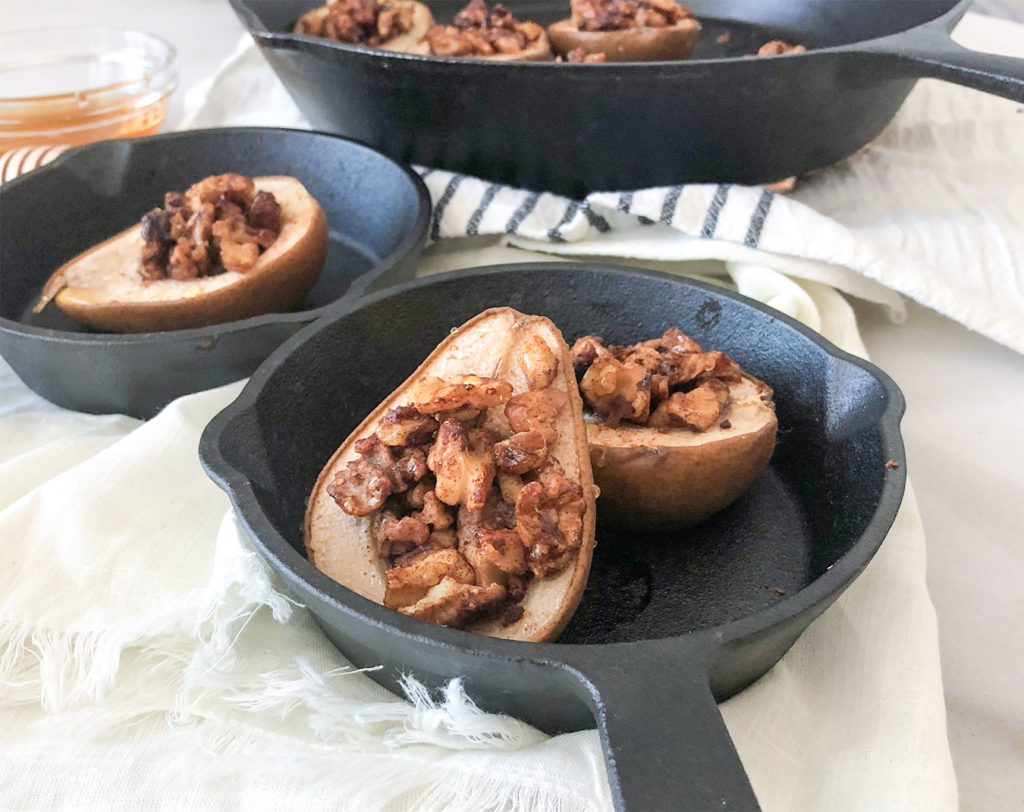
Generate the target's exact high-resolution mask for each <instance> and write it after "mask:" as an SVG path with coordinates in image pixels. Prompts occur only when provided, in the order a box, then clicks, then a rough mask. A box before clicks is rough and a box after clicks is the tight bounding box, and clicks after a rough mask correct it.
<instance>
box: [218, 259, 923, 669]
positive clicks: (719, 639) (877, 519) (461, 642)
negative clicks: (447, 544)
mask: <svg viewBox="0 0 1024 812" xmlns="http://www.w3.org/2000/svg"><path fill="white" fill-rule="evenodd" d="M554 264H555V263H545V262H537V263H519V264H505V265H493V266H482V267H475V268H465V269H461V270H457V271H451V272H448V273H443V274H436V275H432V276H429V277H426V278H422V279H418V280H414V281H412V282H408V283H405V284H402V285H396V286H394V287H391V288H388V289H386V290H383V291H380V292H377V293H374V294H372V295H369V296H365V297H360V298H357V299H354V300H351V301H348V302H345V303H343V304H341V305H338V306H336V308H335V309H334V310H333V311H332V313H331V314H330V317H328V318H324V319H321V320H319V321H317V322H316V323H314V324H311V325H309V326H307V327H305V328H304V329H302V330H301V331H299V332H298V333H296V334H295V335H294V336H292V337H291V338H289V339H288V340H287V341H285V342H284V343H283V344H281V346H279V347H278V348H277V349H276V350H275V351H274V352H273V353H272V354H271V355H270V356H269V357H268V358H267V360H266V361H264V362H263V363H262V364H261V365H260V367H259V368H258V369H257V370H256V372H255V373H254V374H253V376H252V377H251V378H250V380H249V382H248V383H247V384H246V386H245V388H244V389H243V390H242V392H241V393H240V394H239V395H238V396H237V397H236V399H235V400H234V401H232V402H231V403H230V404H228V405H227V406H226V407H225V408H224V409H223V410H222V411H221V412H219V413H218V414H217V415H216V416H214V418H213V419H212V420H211V421H210V422H209V423H208V424H207V426H206V429H205V430H204V432H203V435H202V438H201V439H200V442H199V457H200V461H201V463H202V465H203V467H204V469H205V470H206V472H207V474H208V475H209V476H210V477H211V478H212V479H214V480H215V481H216V482H217V483H218V484H219V485H220V486H221V487H222V488H223V489H224V490H225V491H227V493H228V496H229V497H230V499H231V503H232V506H233V507H234V509H235V513H236V515H237V517H238V518H239V520H240V521H241V523H242V524H243V526H244V527H245V528H246V530H247V532H248V533H249V535H250V537H251V538H252V539H254V541H255V543H256V545H257V546H258V547H259V549H260V551H261V552H262V554H263V555H264V556H267V557H268V558H270V559H271V561H272V563H273V565H274V568H275V569H277V570H278V572H279V574H281V575H282V577H285V580H288V578H294V579H297V580H299V581H301V582H304V584H305V586H306V587H307V588H308V589H309V590H311V591H313V592H314V593H316V595H317V597H318V598H319V599H321V600H323V601H325V602H326V603H328V604H330V605H331V606H332V607H333V608H335V609H337V610H339V611H340V612H342V613H343V614H345V615H348V616H349V617H351V618H352V619H353V620H356V621H358V622H360V623H364V624H367V623H368V624H370V625H371V626H373V627H376V628H378V629H380V630H381V631H382V632H384V633H388V634H396V635H398V636H400V637H401V638H404V639H407V640H410V641H417V642H429V643H431V644H434V645H439V646H441V647H443V648H450V649H455V650H458V651H459V652H470V653H474V654H478V655H483V656H486V657H493V658H499V659H529V660H531V661H534V662H542V663H543V662H546V661H547V662H549V664H551V665H556V666H564V665H565V663H566V662H569V659H568V658H566V659H560V657H559V652H566V653H567V654H568V653H569V652H571V651H580V650H588V649H593V648H594V646H593V645H590V644H582V643H574V644H567V643H557V642H555V643H543V644H538V643H530V642H524V641H518V640H502V639H498V638H494V637H487V636H485V635H479V634H473V633H472V632H466V631H460V630H457V629H449V628H446V627H443V626H435V625H432V624H428V623H425V622H423V621H419V620H416V619H414V618H411V617H406V616H404V615H402V614H400V613H399V612H395V611H393V610H390V609H387V608H386V607H384V606H382V605H380V604H377V603H374V602H373V601H371V600H369V599H368V598H364V597H362V596H361V595H358V594H357V593H355V592H352V591H351V590H349V589H347V588H346V587H344V586H342V585H341V584H339V583H337V582H336V581H334V580H333V579H331V578H330V577H328V576H327V575H325V574H324V573H322V572H320V571H319V570H317V569H316V568H315V567H314V566H313V565H312V564H310V563H309V561H308V560H307V559H306V558H305V556H303V555H302V554H300V553H299V551H298V550H296V549H295V548H294V547H292V545H291V544H290V543H289V542H288V541H287V539H285V538H284V537H283V536H282V535H281V534H280V533H278V532H277V530H276V529H275V528H274V527H273V525H272V524H271V522H270V520H269V519H268V518H267V516H266V514H265V513H264V512H263V510H262V509H261V508H260V507H259V504H258V502H257V500H256V497H255V495H254V493H253V491H252V487H251V482H250V481H249V480H248V479H247V478H246V477H245V475H243V474H242V473H241V472H240V471H238V470H237V469H235V468H234V467H233V466H231V464H230V463H228V462H227V460H225V459H224V457H223V455H222V454H221V452H220V448H219V445H220V440H221V436H222V434H223V432H224V430H225V428H226V427H227V426H228V424H229V423H230V422H231V421H233V420H234V419H236V418H237V417H239V416H240V415H241V414H243V413H245V412H248V411H250V410H252V409H253V408H254V407H255V405H256V401H257V400H258V398H259V396H260V394H261V392H262V390H263V387H264V385H265V384H266V382H267V380H268V379H269V378H270V377H271V376H272V375H273V374H274V373H275V372H276V371H277V369H278V367H280V366H282V365H283V364H284V363H285V362H286V361H287V359H288V357H289V356H290V355H291V354H292V351H293V350H294V349H296V348H297V347H298V346H300V345H301V344H303V343H305V341H306V340H308V339H309V338H311V337H312V336H313V335H315V334H316V333H318V332H319V331H320V330H322V329H325V328H326V327H328V326H329V325H330V324H333V323H334V322H335V321H337V320H338V319H340V318H342V317H344V316H346V315H348V314H349V313H351V312H353V311H355V310H357V309H359V308H361V307H363V306H366V305H369V304H374V303H376V302H378V301H380V300H382V299H386V298H388V297H389V296H393V295H396V294H398V293H404V292H406V291H409V290H414V289H417V288H422V287H428V286H430V285H432V284H435V283H437V282H441V281H451V280H458V279H470V278H473V277H479V276H487V275H493V274H502V273H515V272H519V271H523V270H535V271H536V270H543V269H550V268H551V266H552V265H554ZM557 264H558V266H559V267H558V271H559V272H571V271H572V270H574V266H575V265H576V263H569V264H566V263H557ZM579 266H581V267H579V268H576V269H577V270H586V271H591V272H595V271H596V272H600V273H613V274H619V275H627V276H635V277H646V278H654V279H660V280H663V281H669V282H673V283H675V284H681V285H688V286H691V287H694V288H696V289H698V290H704V291H707V292H710V293H713V294H715V295H721V296H725V297H727V298H731V299H735V300H738V301H739V302H741V303H743V304H745V305H746V306H748V307H751V308H753V309H754V310H758V311H761V312H762V313H764V314H766V315H768V316H770V317H771V318H772V319H774V320H775V321H778V322H780V323H781V324H782V325H785V326H786V327H788V328H789V329H791V330H793V331H795V332H797V333H799V334H800V335H801V336H803V337H804V338H806V339H808V340H810V341H811V342H812V343H813V344H815V345H817V346H818V347H820V348H821V349H822V350H823V351H824V352H825V353H826V354H828V355H829V356H831V357H833V358H836V359H838V360H840V361H844V362H846V363H850V364H853V365H854V366H857V367H859V368H861V369H863V370H864V371H866V372H867V373H868V374H870V375H872V376H873V377H874V378H875V379H876V380H877V381H878V382H879V384H880V385H881V386H882V388H883V389H884V391H885V397H886V405H885V408H884V410H883V412H882V414H881V416H880V417H879V419H878V421H877V424H878V426H879V428H880V433H881V437H882V454H883V455H884V456H885V457H886V460H896V461H898V462H899V467H898V468H896V469H894V470H890V471H887V473H886V477H885V479H884V482H883V486H882V492H881V494H880V496H879V500H878V504H877V506H876V507H875V511H874V514H873V515H872V517H871V520H870V521H869V522H868V525H867V526H866V527H865V528H864V531H863V532H862V533H861V535H860V538H859V539H858V540H857V541H856V542H855V543H854V544H853V546H852V547H850V549H849V550H847V551H846V552H845V553H844V554H843V555H842V556H841V557H840V558H839V559H838V560H836V561H835V562H834V563H833V564H832V566H831V567H829V568H828V569H827V570H826V571H825V572H824V573H822V574H821V575H820V576H819V577H818V578H816V579H815V580H814V581H812V582H811V583H810V584H808V585H807V586H805V587H804V588H803V589H800V590H799V591H797V592H794V593H792V594H788V595H786V597H784V598H783V599H781V600H780V601H779V602H778V603H775V604H773V605H771V606H769V607H766V608H764V609H761V610H758V611H756V612H753V613H751V614H749V615H745V616H743V617H741V618H738V619H736V620H733V621H730V622H729V623H725V624H722V625H718V626H713V627H710V628H708V629H699V630H695V631H690V632H685V633H683V634H680V635H673V636H669V637H666V638H658V639H657V640H646V639H645V640H635V641H629V642H622V643H605V644H602V645H601V646H600V648H601V649H602V650H609V651H616V652H619V653H620V654H621V656H629V652H632V651H633V650H634V649H635V647H637V646H642V645H645V644H647V645H649V644H651V643H664V642H666V641H684V640H697V639H707V638H708V636H709V635H710V636H711V637H713V640H714V647H716V648H717V647H720V646H722V645H724V644H727V643H729V642H730V641H732V640H736V639H739V638H743V637H746V636H748V635H751V634H755V633H758V632H762V631H766V630H768V629H770V628H772V627H774V626H776V625H780V624H783V623H786V622H788V621H790V620H792V619H793V618H794V617H796V616H798V615H801V614H802V613H804V612H807V611H811V610H813V609H814V608H815V607H816V606H819V605H820V606H824V605H826V602H827V600H828V598H830V597H832V596H835V595H838V594H839V593H841V592H842V591H843V589H845V588H846V587H847V586H848V585H849V584H850V583H852V581H853V580H854V579H855V578H856V577H857V576H858V575H859V574H860V572H861V571H862V570H863V569H864V568H865V567H866V566H867V564H868V563H869V562H870V561H871V559H872V557H873V556H874V554H875V552H876V551H877V550H878V548H879V547H880V546H881V544H882V542H883V541H884V540H885V537H886V536H887V535H888V532H889V529H890V528H891V527H892V524H893V521H894V520H895V518H896V514H897V512H898V510H899V508H900V505H901V504H902V501H903V493H904V489H905V487H906V479H907V469H906V461H905V454H904V446H903V438H902V435H901V433H900V427H899V424H900V418H901V417H902V415H903V412H904V409H905V401H904V398H903V394H902V392H901V391H900V390H899V387H897V385H896V383H895V382H894V381H893V380H892V378H890V377H889V376H888V375H887V374H886V373H885V372H883V371H882V370H881V369H879V368H878V367H876V366H875V365H874V364H872V363H870V362H869V361H865V360H863V359H861V358H858V357H857V356H855V355H852V354H851V353H848V352H846V351H845V350H841V349H840V348H839V347H837V346H835V345H834V344H833V343H832V342H830V341H828V340H827V339H825V338H824V337H822V336H821V335H819V334H818V333H816V332H814V331H813V330H811V329H810V328H809V327H806V326H804V325H803V324H801V323H800V322H798V321H796V320H795V319H793V318H791V317H789V316H787V315H785V314H783V313H781V312H779V311H777V310H775V309H774V308H771V307H769V306H767V305H765V304H762V303H760V302H757V301H755V300H753V299H750V298H748V297H746V296H743V295H741V294H739V293H736V292H734V291H731V290H728V289H727V288H724V287H721V286H718V285H713V284H710V283H707V282H700V281H698V280H693V279H688V278H684V277H679V276H675V275H672V274H668V273H663V272H660V271H650V270H645V269H639V268H629V267H623V266H618V265H608V264H603V263H579ZM538 645H539V646H541V648H540V649H538V648H537V646H538ZM546 655H547V656H546Z"/></svg>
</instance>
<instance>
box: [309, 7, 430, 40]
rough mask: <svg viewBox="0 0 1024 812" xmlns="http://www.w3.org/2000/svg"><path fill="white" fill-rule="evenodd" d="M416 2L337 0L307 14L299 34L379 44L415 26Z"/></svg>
mask: <svg viewBox="0 0 1024 812" xmlns="http://www.w3.org/2000/svg"><path fill="white" fill-rule="evenodd" d="M413 14H414V11H413V5H412V4H410V3H403V4H396V5H395V6H391V5H389V4H388V3H387V2H384V3H380V2H378V0H333V2H328V3H327V4H326V5H324V6H320V7H319V8H315V9H313V10H312V11H308V12H306V13H305V14H303V15H302V16H301V17H300V18H299V21H298V22H297V23H296V24H295V29H294V30H295V33H296V34H309V35H310V36H314V37H323V38H324V39H329V40H334V41H335V42H348V43H352V44H354V45H369V46H371V47H379V46H381V45H384V44H385V43H387V42H390V41H391V40H393V39H395V38H396V37H398V36H399V35H401V34H405V33H408V32H409V31H411V30H412V29H413V24H414V20H413Z"/></svg>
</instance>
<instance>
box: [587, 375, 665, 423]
mask: <svg viewBox="0 0 1024 812" xmlns="http://www.w3.org/2000/svg"><path fill="white" fill-rule="evenodd" d="M580 391H581V392H582V393H583V396H584V397H585V398H586V400H587V403H588V404H589V405H590V407H591V408H592V409H593V410H594V411H595V412H597V413H598V414H599V415H601V417H602V418H603V419H604V421H605V422H606V423H608V424H609V425H612V426H614V425H615V424H617V423H618V422H619V421H620V420H631V421H634V422H638V423H642V422H644V421H646V420H647V416H648V414H649V410H650V406H651V373H650V371H649V370H648V369H646V368H645V367H644V366H643V365H641V364H636V363H623V362H622V361H619V360H616V359H610V360H607V361H595V362H594V363H593V364H591V365H590V369H588V370H587V371H586V372H585V373H584V375H583V380H582V381H580Z"/></svg>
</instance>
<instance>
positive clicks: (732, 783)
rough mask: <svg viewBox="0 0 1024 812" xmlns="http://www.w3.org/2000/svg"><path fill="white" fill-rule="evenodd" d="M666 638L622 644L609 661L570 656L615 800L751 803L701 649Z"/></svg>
mask: <svg viewBox="0 0 1024 812" xmlns="http://www.w3.org/2000/svg"><path fill="white" fill-rule="evenodd" d="M666 642H667V641H666ZM671 642H672V644H671V645H664V644H662V643H663V641H650V642H645V643H644V644H643V645H642V646H628V649H629V651H628V652H623V654H622V655H621V656H620V657H619V658H618V660H617V661H616V662H615V663H614V665H610V664H609V660H608V659H607V658H604V657H602V658H601V661H600V662H596V661H595V662H594V663H593V664H589V663H587V662H586V660H585V659H583V658H580V659H577V658H574V659H575V660H576V662H575V663H574V665H575V669H576V670H577V672H580V673H582V676H583V677H584V687H585V688H586V690H587V693H588V694H589V697H588V699H589V702H590V705H591V708H592V709H593V711H594V716H595V718H596V719H597V727H598V730H599V732H600V735H601V746H602V749H603V750H604V755H605V761H606V762H607V766H608V781H609V783H610V784H611V790H612V797H613V798H614V800H615V806H616V808H617V809H618V810H620V812H621V811H622V810H625V812H654V811H656V810H690V809H693V810H707V809H716V810H723V809H724V810H759V809H760V806H759V804H758V802H757V797H756V796H755V795H754V790H753V788H752V787H751V786H750V780H749V779H748V778H747V774H746V771H745V770H744V769H743V764H742V763H741V762H740V759H739V754H738V753H737V752H736V748H735V747H734V746H733V743H732V739H731V738H730V737H729V731H728V730H727V729H726V727H725V722H724V721H723V720H722V714H721V713H720V712H719V710H718V706H717V704H716V703H715V698H714V696H712V694H711V687H710V685H709V684H708V673H707V659H708V657H707V654H706V649H704V648H703V647H701V649H696V648H691V649H689V650H688V648H687V647H686V646H685V645H684V646H680V641H679V640H678V638H677V639H676V640H674V641H671ZM584 656H585V653H584Z"/></svg>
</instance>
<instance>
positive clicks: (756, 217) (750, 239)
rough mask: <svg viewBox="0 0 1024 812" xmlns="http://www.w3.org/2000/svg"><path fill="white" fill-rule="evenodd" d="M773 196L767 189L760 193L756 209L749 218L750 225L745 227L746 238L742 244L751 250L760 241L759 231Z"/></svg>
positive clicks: (762, 226)
mask: <svg viewBox="0 0 1024 812" xmlns="http://www.w3.org/2000/svg"><path fill="white" fill-rule="evenodd" d="M774 198H775V194H774V193H773V192H771V191H769V190H768V189H765V190H764V191H763V192H761V198H760V199H759V200H758V201H757V208H755V209H754V213H753V214H752V215H751V217H750V225H749V226H748V227H747V236H746V237H744V238H743V244H744V245H747V246H750V247H751V248H757V243H758V241H759V240H760V239H761V229H762V228H764V220H765V218H766V217H767V216H768V209H770V208H771V205H772V200H773V199H774Z"/></svg>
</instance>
